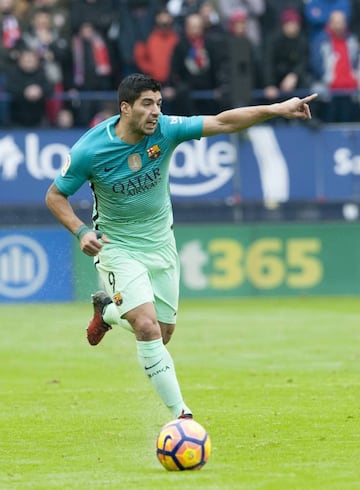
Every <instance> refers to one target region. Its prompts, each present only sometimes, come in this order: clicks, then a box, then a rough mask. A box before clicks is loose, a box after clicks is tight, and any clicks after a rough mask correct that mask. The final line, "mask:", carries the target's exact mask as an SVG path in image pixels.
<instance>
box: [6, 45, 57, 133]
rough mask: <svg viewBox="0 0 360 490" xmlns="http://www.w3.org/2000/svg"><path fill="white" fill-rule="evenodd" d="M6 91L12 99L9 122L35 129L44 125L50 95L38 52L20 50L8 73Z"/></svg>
mask: <svg viewBox="0 0 360 490" xmlns="http://www.w3.org/2000/svg"><path fill="white" fill-rule="evenodd" d="M7 91H8V93H9V94H10V96H11V101H10V121H11V123H12V124H16V125H19V126H28V127H34V126H39V125H41V124H42V123H46V122H47V121H46V117H45V102H46V98H47V97H48V96H50V95H51V93H52V86H51V84H50V83H49V81H48V79H47V76H46V73H45V70H44V68H43V67H42V65H41V60H40V56H39V54H38V53H37V51H33V50H31V49H29V48H27V47H24V48H22V50H21V51H20V53H19V57H18V60H17V63H16V65H15V66H13V67H12V69H11V70H10V71H9V76H8V81H7Z"/></svg>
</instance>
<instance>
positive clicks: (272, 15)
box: [261, 0, 305, 39]
mask: <svg viewBox="0 0 360 490" xmlns="http://www.w3.org/2000/svg"><path fill="white" fill-rule="evenodd" d="M304 3H305V2H304V0H265V13H264V15H263V17H262V20H261V23H262V33H263V37H264V39H268V37H269V36H271V35H272V33H273V31H274V28H275V29H276V28H277V26H279V25H280V23H281V14H282V13H283V12H284V10H286V9H288V8H292V9H295V10H296V11H297V12H299V13H300V15H301V18H302V20H304ZM304 25H305V24H303V26H304Z"/></svg>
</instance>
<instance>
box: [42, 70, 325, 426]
mask: <svg viewBox="0 0 360 490" xmlns="http://www.w3.org/2000/svg"><path fill="white" fill-rule="evenodd" d="M315 97H316V94H312V95H309V96H308V97H305V98H303V99H299V98H297V97H294V98H291V99H289V100H286V101H284V102H281V103H276V104H270V105H261V106H254V107H242V108H237V109H231V110H228V111H224V112H221V113H219V114H217V115H213V116H191V117H180V116H166V115H164V114H162V113H161V102H162V98H161V86H160V84H159V83H158V82H157V81H156V80H154V79H152V78H150V77H148V76H145V75H142V74H132V75H129V76H128V77H126V78H124V79H123V80H122V82H121V83H120V85H119V89H118V106H119V112H120V114H119V115H115V116H112V117H110V118H108V119H106V120H105V121H103V122H101V123H99V124H98V125H96V126H95V127H94V128H92V129H90V130H89V131H87V132H86V133H85V134H84V135H83V136H82V137H81V138H80V139H79V140H78V141H77V142H76V143H75V145H74V146H73V147H72V149H71V151H70V155H69V157H68V159H67V162H66V163H65V165H64V167H63V169H62V171H61V174H60V175H59V176H58V177H57V178H56V179H55V181H54V183H53V184H51V186H50V187H49V190H48V192H47V195H46V203H47V206H48V207H49V209H50V210H51V211H52V213H53V214H54V215H55V216H56V218H57V219H58V220H59V221H60V222H61V223H62V224H63V225H64V226H65V227H66V228H68V229H69V230H70V231H71V232H72V233H73V234H74V235H76V237H77V238H78V239H79V242H80V248H81V250H82V251H83V252H84V253H85V254H87V255H89V256H92V257H94V263H95V267H96V269H97V271H98V272H99V274H100V277H101V279H102V282H103V284H104V289H105V290H106V293H105V292H104V291H99V292H97V293H95V294H94V295H93V296H92V302H93V308H94V316H93V318H92V319H91V321H90V323H89V326H88V328H87V336H88V341H89V343H90V344H91V345H96V344H98V343H99V342H100V341H101V339H102V338H103V336H104V335H105V333H106V332H107V331H108V330H110V329H111V328H112V326H114V325H119V326H122V327H124V328H127V329H129V330H131V331H133V332H134V334H135V339H136V345H137V355H138V359H139V362H140V365H141V366H142V367H143V369H144V371H145V374H146V375H147V376H148V378H149V379H150V381H151V383H152V384H153V386H154V388H155V389H156V391H157V393H158V394H159V396H160V398H161V399H162V401H163V402H164V403H165V405H166V406H167V407H168V408H169V409H170V411H171V413H172V415H173V417H175V418H176V417H192V412H191V410H190V408H189V407H188V406H187V405H186V404H185V402H184V400H183V397H182V394H181V390H180V387H179V383H178V381H177V377H176V373H175V368H174V363H173V360H172V358H171V356H170V353H169V351H168V350H167V348H166V347H165V344H167V342H168V341H169V340H170V338H171V335H172V334H173V332H174V329H175V324H176V314H177V309H178V295H179V259H178V255H177V250H176V245H175V239H174V234H173V216H172V206H171V201H170V195H169V183H168V176H169V163H170V158H171V155H172V153H173V151H174V149H175V148H176V146H177V145H179V144H180V143H181V142H183V141H186V140H191V139H200V138H201V137H202V136H211V135H216V134H220V133H234V132H237V131H241V130H242V129H245V128H248V127H249V126H252V125H254V124H257V123H261V122H263V121H266V120H267V119H270V118H272V117H276V116H282V117H284V118H288V119H293V118H299V119H304V120H305V119H310V117H311V114H310V109H309V102H311V101H312V100H313V99H314V98H315ZM86 181H88V182H90V184H91V188H92V192H93V196H94V207H93V228H89V227H88V226H87V225H86V224H84V223H83V222H82V221H81V220H80V219H79V218H78V216H77V215H76V214H75V212H74V210H73V208H72V206H71V204H70V203H69V201H68V197H69V196H71V195H72V194H74V193H75V192H76V191H77V190H78V189H79V188H80V187H81V186H82V185H83V184H84V183H85V182H86Z"/></svg>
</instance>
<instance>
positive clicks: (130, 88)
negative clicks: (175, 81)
mask: <svg viewBox="0 0 360 490" xmlns="http://www.w3.org/2000/svg"><path fill="white" fill-rule="evenodd" d="M145 90H152V91H153V92H160V91H161V83H160V82H158V81H157V80H154V78H151V77H149V76H148V75H143V74H142V73H132V74H131V75H128V76H127V77H125V78H124V79H123V80H122V81H121V83H120V85H119V88H118V104H119V110H120V111H121V102H127V103H128V104H130V105H133V104H134V102H135V101H136V100H137V99H138V98H139V97H140V95H141V93H142V92H144V91H145Z"/></svg>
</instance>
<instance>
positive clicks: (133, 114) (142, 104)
mask: <svg viewBox="0 0 360 490" xmlns="http://www.w3.org/2000/svg"><path fill="white" fill-rule="evenodd" d="M161 102H162V98H161V94H160V92H153V91H152V90H147V91H145V92H142V94H141V95H140V97H139V98H138V99H136V101H135V102H134V104H133V106H132V107H129V118H128V125H129V129H130V130H131V131H132V132H133V133H137V134H139V135H140V134H141V135H142V136H144V135H146V136H147V135H150V134H153V133H154V131H155V129H156V127H157V124H158V119H159V115H160V112H161Z"/></svg>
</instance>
